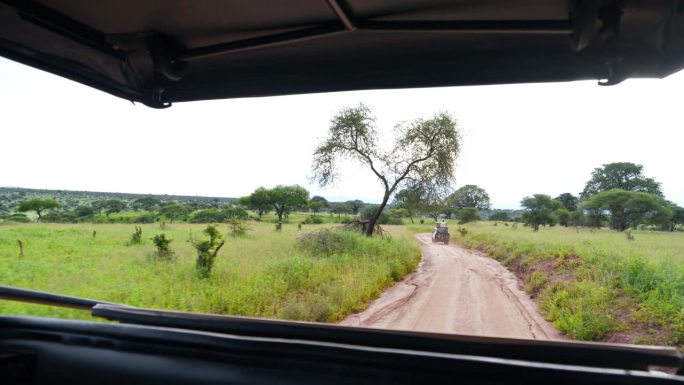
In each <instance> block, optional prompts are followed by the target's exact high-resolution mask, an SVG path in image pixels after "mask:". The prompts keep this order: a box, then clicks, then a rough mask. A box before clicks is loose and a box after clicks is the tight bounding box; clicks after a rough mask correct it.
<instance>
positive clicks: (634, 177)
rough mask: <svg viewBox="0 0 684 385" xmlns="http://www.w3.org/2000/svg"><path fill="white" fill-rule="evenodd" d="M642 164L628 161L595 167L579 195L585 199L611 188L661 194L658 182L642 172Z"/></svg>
mask: <svg viewBox="0 0 684 385" xmlns="http://www.w3.org/2000/svg"><path fill="white" fill-rule="evenodd" d="M643 169H644V166H642V165H640V164H635V163H630V162H616V163H608V164H604V165H603V167H598V168H595V169H594V171H593V172H592V173H591V179H589V181H588V182H587V184H586V185H585V186H584V190H583V191H582V194H581V197H582V199H587V198H589V197H590V196H592V195H594V194H598V193H600V192H603V191H608V190H612V189H620V190H626V191H637V192H646V193H650V194H655V195H658V196H662V195H663V193H662V191H661V190H660V183H659V182H656V180H655V179H653V178H647V177H646V176H644V174H643Z"/></svg>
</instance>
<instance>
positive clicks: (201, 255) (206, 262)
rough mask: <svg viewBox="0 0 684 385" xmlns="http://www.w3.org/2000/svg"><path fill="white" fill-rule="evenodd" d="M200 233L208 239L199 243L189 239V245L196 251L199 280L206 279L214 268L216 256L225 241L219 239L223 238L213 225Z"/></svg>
mask: <svg viewBox="0 0 684 385" xmlns="http://www.w3.org/2000/svg"><path fill="white" fill-rule="evenodd" d="M202 232H203V233H204V234H206V235H208V236H209V239H207V240H201V241H200V240H196V239H192V238H191V239H190V243H191V244H192V247H194V248H195V250H197V261H196V268H197V273H198V274H199V276H200V277H201V278H208V277H209V275H210V274H211V269H212V268H213V267H214V261H215V260H216V255H217V254H218V252H219V250H221V247H223V245H224V243H225V242H226V241H225V240H223V239H221V238H223V236H221V233H220V232H219V231H218V229H217V228H216V226H214V225H209V226H207V228H206V229H204V231H202ZM219 241H220V242H219Z"/></svg>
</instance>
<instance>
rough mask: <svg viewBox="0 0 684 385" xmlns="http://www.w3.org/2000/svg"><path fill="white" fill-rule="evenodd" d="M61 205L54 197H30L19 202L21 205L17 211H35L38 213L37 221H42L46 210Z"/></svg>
mask: <svg viewBox="0 0 684 385" xmlns="http://www.w3.org/2000/svg"><path fill="white" fill-rule="evenodd" d="M57 207H59V203H57V202H56V201H55V200H53V199H49V198H45V199H44V198H33V199H29V200H26V201H22V202H19V207H18V208H17V211H19V212H22V213H23V212H26V211H35V212H36V214H37V215H38V219H36V221H37V222H40V220H41V219H42V213H43V211H45V210H48V209H54V208H57Z"/></svg>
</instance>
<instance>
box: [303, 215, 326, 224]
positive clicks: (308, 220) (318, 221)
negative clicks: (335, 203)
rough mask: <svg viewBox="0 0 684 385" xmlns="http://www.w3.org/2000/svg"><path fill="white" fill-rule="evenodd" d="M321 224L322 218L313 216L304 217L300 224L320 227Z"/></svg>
mask: <svg viewBox="0 0 684 385" xmlns="http://www.w3.org/2000/svg"><path fill="white" fill-rule="evenodd" d="M321 223H323V218H321V217H314V216H309V217H306V219H305V220H304V221H303V222H302V224H305V225H320V224H321Z"/></svg>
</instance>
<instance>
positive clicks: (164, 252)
mask: <svg viewBox="0 0 684 385" xmlns="http://www.w3.org/2000/svg"><path fill="white" fill-rule="evenodd" d="M151 239H152V243H154V246H155V247H156V248H157V255H156V257H157V258H158V259H161V260H166V261H168V260H170V259H171V257H173V251H172V250H171V248H170V247H169V246H170V245H171V242H172V240H171V239H168V238H166V235H164V234H157V235H155V236H154V237H152V238H151Z"/></svg>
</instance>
